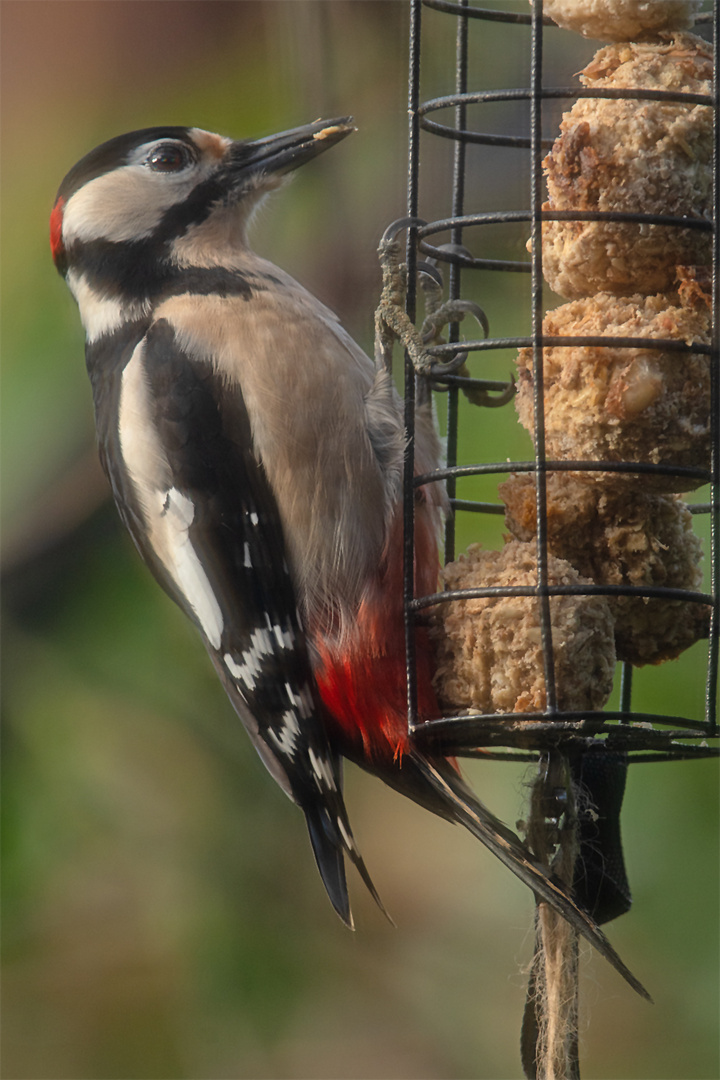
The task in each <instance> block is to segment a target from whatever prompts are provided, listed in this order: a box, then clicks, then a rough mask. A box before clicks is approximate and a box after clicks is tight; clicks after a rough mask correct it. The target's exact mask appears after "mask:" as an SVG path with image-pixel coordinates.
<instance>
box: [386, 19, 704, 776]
mask: <svg viewBox="0 0 720 1080" xmlns="http://www.w3.org/2000/svg"><path fill="white" fill-rule="evenodd" d="M719 8H720V5H719V4H718V3H717V2H716V3H715V4H714V12H713V13H708V14H704V15H699V16H698V19H697V23H696V32H705V33H707V32H708V31H710V32H713V40H714V43H715V45H714V48H715V58H716V60H717V50H718V33H717V22H718V17H719V15H718V12H719ZM423 9H433V11H434V12H442V13H445V14H446V15H447V16H448V17H449V18H454V19H455V21H456V53H455V93H453V94H451V95H447V96H442V97H436V98H433V99H431V100H427V101H421V96H420V83H421V80H420V71H421V36H422V19H423V14H424V12H423ZM433 17H434V18H437V17H438V16H437V15H433ZM474 20H478V21H480V22H485V23H486V24H487V23H488V22H491V21H492V22H500V23H504V24H506V26H507V34H508V35H513V34H514V35H522V37H523V45H524V44H525V39H526V38H527V36H528V35H529V38H530V70H529V85H528V86H527V87H525V88H522V89H517V88H500V89H491V90H482V91H474V90H473V89H472V88H471V87H470V86H469V28H470V23H471V21H474ZM550 27H553V31H549V28H550ZM554 28H555V24H554V23H553V22H552V21H551V20H550V19H548V18H546V17H543V15H542V7H541V5H539V4H538V3H537V2H536V3H535V4H534V9H533V13H532V14H530V13H529V12H528V13H520V12H509V11H498V10H489V9H484V8H479V7H475V6H471V5H470V4H468V3H467V2H466V0H460V2H457V3H453V2H449V0H413V2H412V16H411V29H410V65H409V114H410V145H409V170H408V201H407V209H408V215H409V219H410V220H411V221H412V222H413V223H414V224H412V225H411V226H410V227H409V229H408V243H407V265H408V298H407V309H408V314H409V315H410V317H411V319H414V318H415V313H416V303H417V288H416V271H417V268H418V263H419V260H422V259H431V260H432V261H433V262H434V263H436V264H439V265H441V266H443V268H445V269H446V272H447V279H448V292H449V296H450V299H451V300H457V299H459V298H460V297H462V295H463V288H464V286H465V282H466V280H467V277H466V275H468V276H469V275H472V274H473V273H474V272H476V271H479V270H481V271H490V272H492V273H493V274H504V275H508V274H510V275H514V276H515V277H516V278H519V277H521V276H523V275H528V276H529V278H530V311H529V321H530V325H531V333H530V335H528V336H524V337H519V336H518V337H493V336H492V334H489V335H488V336H487V337H486V338H484V339H482V340H469V341H468V340H464V341H463V342H462V349H461V350H459V349H458V344H457V341H458V336H457V324H453V325H452V326H451V327H450V333H449V334H448V337H449V341H448V343H447V344H444V345H435V346H431V347H430V348H429V350H428V351H429V352H430V353H431V354H432V355H433V356H434V357H435V358H436V361H437V363H436V364H435V365H434V366H433V371H432V377H433V382H434V384H435V385H436V386H439V387H440V388H441V389H442V390H444V391H445V392H446V396H447V466H446V467H445V468H443V469H442V470H439V471H434V472H432V473H430V474H426V475H422V476H415V475H414V460H413V442H412V439H413V430H414V428H413V425H414V416H415V395H416V392H417V391H416V387H417V385H418V383H417V379H416V377H415V373H414V370H413V366H412V362H411V361H410V360H409V359H408V358H407V357H406V369H405V386H406V424H407V428H408V432H409V436H410V442H409V449H408V453H407V456H406V471H405V553H406V558H405V584H404V587H405V610H406V627H407V631H408V632H407V664H408V716H409V725H410V730H411V732H412V733H413V736H414V738H415V740H416V741H417V742H418V743H420V744H422V745H423V746H424V747H432V748H434V749H436V750H442V752H443V753H451V754H456V755H460V756H474V755H477V754H478V753H479V752H481V753H482V754H483V756H484V757H486V756H487V755H488V753H490V754H491V755H492V756H493V757H495V758H511V759H515V760H517V759H520V760H523V759H524V760H532V759H536V758H538V757H539V756H540V755H542V754H543V753H546V752H548V751H550V750H552V749H553V748H558V747H561V748H562V750H563V752H566V753H568V754H570V755H578V754H582V753H584V752H585V751H587V750H588V749H590V748H592V749H594V750H598V749H600V750H603V749H604V751H606V752H607V753H618V752H619V753H621V754H622V755H623V756H626V757H627V760H628V761H629V762H640V761H661V760H678V759H683V758H697V757H704V756H709V755H713V754H714V753H716V752H717V751H716V750H715V749H714V748H713V747H710V746H708V745H707V740H708V739H712V738H714V737H716V736H717V734H718V730H717V688H718V651H719V644H720V639H719V631H720V606H719V598H718V586H719V582H720V522H719V520H718V513H719V497H720V488H719V483H720V461H719V458H720V453H719V443H720V369H719V367H718V332H719V331H718V288H717V273H718V251H719V250H720V249H719V239H718V212H717V211H718V183H717V167H715V169H714V175H715V182H714V208H715V215H714V222H711V221H709V220H706V219H705V218H698V219H696V220H689V219H688V218H682V217H673V216H669V215H659V214H650V213H615V212H607V211H605V212H603V211H583V212H576V211H551V210H547V209H543V196H542V189H543V169H542V158H543V156H544V154H545V153H546V152H547V150H548V149H549V148H550V147H551V146H552V144H553V141H554V134H553V133H552V132H551V131H550V125H549V123H548V120H547V119H545V123H544V122H543V120H544V116H545V115H546V112H547V110H548V108H549V105H548V103H549V104H550V107H551V106H552V103H553V102H555V101H559V102H572V101H574V100H576V99H578V98H581V97H599V98H602V97H605V98H620V97H622V98H634V99H642V100H645V99H647V100H654V101H670V102H687V103H692V104H701V105H704V106H710V107H712V108H713V109H714V111H715V120H714V122H715V133H716V140H715V155H716V157H717V153H718V151H717V131H718V103H717V96H715V97H713V96H710V95H703V94H686V93H678V92H671V91H657V90H626V89H622V90H612V89H605V90H602V89H582V88H579V87H577V86H563V87H549V86H546V85H544V78H543V44H544V37H545V35H546V34H547V33H548V32H554ZM518 44H519V42H518ZM514 47H515V43H514V42H513V43H510V44H509V45H508V49H509V50H512V49H513V48H514ZM716 66H717V64H716ZM497 102H514V103H521V105H522V106H523V108H524V110H525V114H524V115H525V116H526V125H527V129H529V130H528V133H523V134H515V133H506V132H503V133H493V134H489V133H486V132H484V131H483V130H482V120H483V112H482V110H483V108H484V107H486V106H488V105H491V104H493V103H497ZM567 107H569V106H567ZM447 112H450V113H451V116H452V119H451V120H449V121H448V120H447V119H445V114H446V113H447ZM437 114H440V115H439V117H438V115H437ZM476 121H477V123H476ZM425 139H428V143H424V142H423V149H424V152H425V154H426V155H427V157H429V156H430V155H431V154H432V151H433V149H434V145H432V144H436V143H437V140H450V142H451V144H452V196H451V199H452V205H451V212H450V214H449V215H448V216H447V217H445V218H443V219H440V220H434V221H430V222H424V221H420V219H418V214H419V213H420V214H421V215H422V206H420V198H419V194H420V180H421V168H420V146H421V140H425ZM471 146H480V147H483V148H484V147H488V148H489V147H497V146H502V147H507V148H512V150H513V151H514V152H515V153H517V154H518V155H523V156H525V160H526V161H527V155H529V165H528V174H529V180H530V183H529V198H528V206H527V208H525V209H520V210H517V209H511V210H499V211H491V212H483V211H482V210H478V208H476V207H469V206H468V205H466V204H467V201H468V198H467V190H468V186H469V185H468V176H469V173H468V149H469V148H470V147H471ZM715 164H717V163H715ZM423 168H425V164H424V165H423ZM558 220H578V221H602V220H609V221H613V222H628V223H639V224H644V225H664V226H670V227H673V228H676V229H685V230H687V229H697V230H701V231H705V232H708V231H712V233H713V289H712V295H713V319H712V325H713V332H712V343H711V344H704V343H702V342H697V341H696V342H693V343H692V344H687V343H686V342H684V341H678V340H669V339H667V340H664V339H658V338H656V337H654V338H652V339H649V338H644V337H614V338H612V337H611V336H610V335H608V336H602V337H596V336H594V337H590V336H586V337H562V338H559V337H551V336H547V335H546V336H544V335H543V331H542V324H543V314H544V311H543V267H542V251H541V230H542V223H543V222H547V221H558ZM518 225H519V226H520V227H521V228H524V229H526V231H527V234H528V235H529V236H530V238H531V248H530V250H531V254H530V255H529V256H528V257H527V258H526V259H518V258H517V257H501V258H496V257H493V258H488V257H485V255H484V254H475V253H474V251H477V250H480V251H482V250H483V245H482V234H483V232H484V231H487V230H488V229H489V228H490V227H494V228H495V231H494V234H493V235H494V237H497V236H498V235H499V234H501V233H502V231H503V229H516V228H517V227H518ZM442 234H448V235H449V239H450V242H449V243H439V242H438V239H439V238H440V239H441V238H442ZM514 235H515V234H514V233H513V234H511V239H510V241H509V242H508V244H506V253H507V254H509V255H511V256H517V245H516V244H515V242H514ZM506 253H503V254H506ZM525 280H526V281H527V278H526V279H525ZM520 302H521V303H522V299H521V301H520ZM489 319H490V323H491V324H492V313H489ZM559 343H562V345H585V346H599V347H601V346H603V345H605V346H607V345H608V344H609V343H611V344H612V346H613V347H615V348H625V347H628V348H630V347H633V346H634V347H638V346H642V347H643V348H644V349H647V348H650V349H662V350H663V351H665V350H667V351H672V352H675V353H677V357H678V363H682V362H683V359H684V358H686V357H687V356H688V355H689V354H691V353H694V354H700V355H703V356H707V357H708V358H709V362H710V380H711V381H710V393H711V410H710V411H711V419H710V423H711V444H712V451H711V453H712V457H711V460H710V461H709V462H708V463H707V467H704V468H694V467H690V466H687V465H681V464H678V465H675V464H672V463H671V464H669V465H668V464H667V463H666V464H654V463H652V462H650V461H644V462H638V461H609V460H593V461H588V460H582V461H580V460H562V461H561V460H551V459H550V458H549V457H548V455H547V454H546V448H545V437H544V425H543V348H544V347H550V346H552V345H555V344H559ZM517 348H530V349H532V353H533V371H534V407H535V438H534V442H535V457H534V459H533V460H525V461H507V460H505V461H492V462H488V461H484V462H463V461H461V460H460V458H459V447H460V434H461V433H460V410H459V407H458V400H459V392H460V388H461V387H465V388H472V387H474V388H476V389H480V390H485V391H493V390H498V389H502V388H503V384H502V383H498V382H497V381H492V380H482V379H478V378H470V377H468V376H467V375H466V374H457V373H456V369H457V366H458V359H460V360H464V358H465V357H466V356H467V355H468V354H471V353H481V354H483V355H484V356H488V355H490V354H492V353H493V352H496V351H500V350H503V349H517ZM453 360H454V361H455V362H454V364H453ZM420 392H422V391H420ZM506 396H507V395H506ZM570 471H572V472H574V473H577V472H589V471H592V472H594V473H622V472H626V473H627V472H632V473H634V474H639V475H641V476H652V475H663V474H675V475H684V476H687V477H688V479H689V483H688V486H689V487H698V486H700V485H701V484H709V485H710V492H711V494H710V498H709V500H708V501H706V502H703V503H698V504H695V505H692V506H691V511H692V513H693V514H698V515H706V514H707V515H709V516H710V519H711V529H710V533H711V547H712V551H711V555H710V565H711V589H710V592H708V593H706V592H698V591H696V590H691V589H676V588H669V587H666V586H636V585H629V584H619V585H618V584H615V585H606V584H593V585H587V584H578V585H572V584H571V585H552V584H549V582H548V515H547V481H548V478H549V477H551V476H552V475H553V474H554V473H559V472H570ZM504 473H516V474H519V473H526V474H531V475H534V476H535V478H536V491H537V508H536V513H537V519H536V520H537V526H536V529H537V586H536V587H529V586H522V587H520V586H516V587H511V586H502V587H501V586H488V587H486V588H481V589H464V590H453V591H446V592H444V593H436V594H433V595H430V596H415V595H414V592H413V569H412V568H413V522H414V494H415V491H416V489H417V488H418V487H419V486H420V485H423V484H427V483H435V482H444V483H445V484H446V485H447V492H448V496H449V501H450V507H451V513H450V515H449V519H448V522H447V527H446V535H445V558H446V561H450V560H452V559H453V558H454V556H455V523H456V515H457V514H459V513H461V512H463V513H479V514H502V513H503V510H504V507H503V506H502V505H501V504H500V503H499V502H477V501H470V500H467V499H460V498H458V497H457V484H458V480H459V479H460V478H463V477H467V476H476V475H491V474H504ZM592 594H596V595H602V596H621V597H625V596H627V597H630V596H639V597H645V598H648V599H649V600H651V601H652V600H654V599H665V600H680V601H683V602H686V603H690V604H701V605H708V606H709V608H710V611H711V614H710V630H709V637H708V646H707V659H706V675H705V708H704V715H703V716H702V717H700V716H681V715H659V714H656V713H647V712H640V711H636V710H635V709H633V704H632V696H633V687H632V674H633V665H632V664H631V663H629V662H627V661H626V662H624V663H623V665H622V677H621V687H620V700H619V708H617V709H612V710H604V711H582V712H579V711H564V710H563V709H561V708H560V707H559V705H558V700H557V693H556V687H555V678H554V672H555V664H554V655H553V654H554V648H553V631H552V627H551V621H550V604H549V600H550V597H552V596H558V595H592ZM523 595H524V596H527V595H532V596H535V597H537V601H538V609H539V623H540V630H541V640H542V649H543V663H544V675H545V688H546V702H547V704H546V708H545V710H544V711H543V712H533V713H529V712H524V713H503V714H498V713H492V714H484V713H476V714H473V715H461V716H443V717H439V718H437V719H434V720H429V721H427V720H425V721H424V722H422V723H420V722H418V716H417V706H416V675H415V659H414V647H413V637H414V634H413V628H414V626H415V625H416V623H417V622H418V620H421V619H422V618H423V617H424V616H426V614H427V611H428V609H430V610H432V608H433V606H434V605H436V604H437V603H438V602H439V601H440V600H448V599H470V598H473V597H479V596H523Z"/></svg>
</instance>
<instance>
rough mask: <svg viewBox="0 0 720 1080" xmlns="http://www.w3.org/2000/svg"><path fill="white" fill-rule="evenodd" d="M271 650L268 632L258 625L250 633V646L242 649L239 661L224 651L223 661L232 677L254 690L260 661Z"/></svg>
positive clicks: (270, 653)
mask: <svg viewBox="0 0 720 1080" xmlns="http://www.w3.org/2000/svg"><path fill="white" fill-rule="evenodd" d="M273 652H274V649H273V644H272V640H271V638H270V634H269V632H268V631H267V630H266V629H265V627H264V626H260V627H258V628H257V629H256V630H253V632H252V634H251V635H250V647H249V648H248V649H246V650H245V651H244V653H243V654H242V657H241V658H240V662H239V663H238V661H237V660H235V659H234V657H232V656H231V655H230V653H225V655H224V656H223V662H224V664H225V667H226V668H227V669H228V671H229V672H230V674H231V675H232V677H233V678H234V679H239V680H240V682H241V683H242V684H243V685H244V686H245V687H247V689H248V690H254V689H255V683H256V682H257V677H258V675H259V674H260V671H261V669H262V662H263V660H264V659H265V657H266V656H272V654H273Z"/></svg>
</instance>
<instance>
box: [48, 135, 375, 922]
mask: <svg viewBox="0 0 720 1080" xmlns="http://www.w3.org/2000/svg"><path fill="white" fill-rule="evenodd" d="M351 130H352V129H351V127H350V126H349V125H347V124H346V123H345V122H344V121H342V122H340V123H339V124H338V125H337V126H329V125H327V124H315V125H310V126H309V127H308V128H304V129H301V130H300V131H299V132H292V133H289V134H288V136H286V137H282V136H281V137H279V138H277V139H273V140H269V141H263V140H260V141H259V142H258V143H254V144H249V146H250V149H248V144H244V143H241V144H231V143H230V140H226V139H222V138H221V137H220V136H215V135H211V134H209V133H205V132H201V131H198V130H193V129H190V130H189V129H184V128H157V129H149V130H146V131H141V132H136V133H133V134H131V135H129V136H121V137H120V138H119V139H115V140H111V141H110V142H109V143H106V144H104V145H103V146H102V147H99V148H98V149H97V150H96V151H94V152H93V153H92V154H90V155H88V157H87V158H85V159H83V161H81V162H80V163H79V164H78V165H77V166H76V167H75V168H74V169H73V170H72V171H71V172H70V173H69V174H68V176H67V177H66V179H65V181H64V182H63V185H62V187H61V188H60V191H59V193H58V199H57V202H56V208H55V210H54V218H53V226H52V227H53V230H54V232H53V235H54V237H55V247H54V252H55V257H56V261H57V263H58V267H59V268H60V269H61V271H63V272H64V273H65V276H66V280H67V282H68V284H69V286H70V288H71V290H72V292H73V294H74V295H75V298H76V300H77V302H78V305H79V307H80V312H81V315H82V318H83V322H84V325H85V329H86V333H87V350H86V359H87V367H88V372H89V375H90V379H91V383H92V387H93V396H94V402H95V413H96V424H97V431H98V441H99V449H100V457H101V461H102V464H103V468H104V470H105V472H106V473H107V475H108V478H109V480H110V483H111V485H112V489H113V495H114V497H115V501H116V503H117V506H118V509H119V511H120V515H121V517H122V519H123V522H124V524H125V525H126V527H127V529H128V531H129V532H130V534H131V536H132V538H133V540H134V541H135V544H136V546H137V548H138V550H139V551H140V554H141V555H142V557H143V559H144V560H145V562H146V563H147V564H148V566H149V567H150V568H151V570H152V572H153V574H154V575H155V577H156V578H157V579H158V581H159V582H160V584H161V585H162V586H163V588H164V589H165V590H166V591H167V592H168V593H169V594H170V596H171V597H172V598H173V599H174V600H175V601H176V602H177V603H178V604H179V605H180V606H181V607H182V608H183V609H184V611H185V612H186V614H187V615H188V616H189V617H190V618H191V619H192V620H193V622H194V623H195V624H196V625H197V626H198V628H199V630H200V632H201V634H202V636H203V639H204V641H205V644H206V646H207V649H208V651H209V653H210V656H211V659H212V661H213V664H214V666H215V669H216V671H217V673H218V675H219V677H220V679H221V681H222V683H223V686H224V687H225V690H226V692H227V694H228V696H229V697H230V700H231V701H232V704H233V706H234V707H235V709H236V711H237V712H238V714H239V716H240V717H241V719H242V721H243V723H244V725H245V727H246V728H247V730H248V732H249V734H250V736H251V738H252V740H253V742H254V744H255V746H256V748H257V750H258V752H259V754H260V756H261V758H262V760H263V761H264V763H265V765H266V766H267V768H268V769H269V771H270V773H271V774H272V776H273V777H274V778H275V780H276V781H277V782H278V783H279V784H280V786H281V787H282V788H283V789H284V790H285V791H286V792H287V794H288V795H289V796H290V797H291V798H292V799H293V800H294V801H295V802H296V803H298V805H299V806H300V807H301V808H302V809H303V810H304V812H305V816H306V819H307V824H308V829H309V832H310V837H311V840H312V845H313V850H314V852H315V857H316V859H317V862H318V866H319V869H320V872H321V875H322V878H323V881H324V882H325V885H326V887H327V890H328V893H329V895H330V898H331V900H332V902H333V905H334V906H335V908H336V910H337V911H338V913H339V914H340V916H341V917H342V918H343V920H344V921H345V922H346V923H349V924H351V915H350V909H349V903H348V895H347V887H346V884H345V872H344V860H343V852H347V854H348V855H349V856H350V858H351V859H352V861H353V862H354V863H355V864H356V866H357V867H358V869H359V870H360V873H361V874H362V876H363V878H364V880H365V882H366V884H367V885H368V887H369V889H370V890H371V892H372V893H373V895H374V896H375V897H376V899H378V898H377V893H376V892H375V889H374V887H373V885H372V882H371V881H370V878H369V875H368V873H367V870H366V869H365V866H364V864H363V861H362V859H361V857H360V855H359V853H358V850H357V846H356V844H355V841H354V838H353V835H352V831H351V829H350V824H349V822H348V818H347V813H346V810H345V806H344V803H343V799H342V794H341V773H340V761H339V755H338V754H337V753H336V752H335V751H334V750H333V749H332V748H331V746H330V743H329V740H328V737H327V734H326V732H325V728H324V726H323V722H322V719H321V716H320V711H321V705H320V702H319V700H318V693H317V689H316V686H315V682H314V679H313V676H312V670H311V667H310V662H309V658H308V649H307V645H306V640H305V636H304V634H303V631H302V627H301V616H300V614H299V612H298V609H297V598H296V594H295V589H294V587H293V583H292V581H291V578H290V570H289V567H288V562H287V555H286V551H285V542H284V539H283V529H282V523H281V521H280V518H279V516H278V513H277V509H276V504H275V500H274V498H273V496H272V494H271V492H270V489H269V483H268V478H267V475H266V472H265V469H264V467H263V465H262V463H261V462H260V461H259V460H258V457H257V455H256V452H255V451H254V442H253V433H252V430H251V424H250V420H249V417H248V413H247V408H246V406H245V401H244V396H243V394H242V393H241V392H235V393H233V392H232V387H231V386H229V385H228V382H229V377H230V374H229V371H228V369H232V368H233V367H236V368H242V367H243V366H244V365H245V364H246V363H247V362H248V358H251V357H252V354H249V357H248V353H247V351H246V350H244V349H243V347H242V338H239V339H238V354H237V355H236V356H232V357H228V358H227V367H226V368H225V369H224V368H223V365H222V361H220V360H219V358H218V357H217V356H214V355H212V354H211V353H210V352H209V351H208V350H207V349H205V350H197V349H196V350H195V351H193V350H192V349H191V348H190V347H189V345H188V337H189V336H190V335H192V323H193V319H194V318H195V317H196V316H197V314H198V308H202V307H203V306H205V305H217V306H218V308H219V309H220V310H219V311H218V313H217V314H218V318H219V320H220V322H221V324H222V321H224V320H225V319H226V316H227V314H228V312H227V308H228V306H229V305H230V306H231V305H233V304H240V305H242V306H246V305H247V302H248V300H249V299H250V298H251V297H253V296H256V295H257V294H259V293H264V292H266V291H268V288H269V289H270V290H272V287H273V286H277V281H278V277H277V274H276V272H275V270H274V268H270V267H269V265H268V266H267V268H266V267H265V266H260V265H257V264H256V265H255V266H254V267H253V268H252V269H251V268H250V267H249V266H238V267H228V266H227V265H223V266H222V268H221V269H217V268H216V267H215V266H214V265H213V256H214V254H216V251H217V245H215V243H214V240H212V247H210V246H209V244H208V239H207V238H205V237H202V236H198V235H197V233H202V230H203V226H207V224H208V218H210V219H212V217H213V213H214V214H216V215H217V214H219V215H220V217H222V218H224V217H225V216H226V215H227V216H228V217H232V216H233V215H234V214H236V211H237V203H238V202H239V201H240V199H241V196H244V197H245V198H246V199H247V198H249V199H250V200H252V196H253V194H254V192H255V191H258V192H259V191H261V190H264V189H265V186H266V184H265V181H264V177H265V173H264V171H263V162H264V161H265V159H266V158H267V155H268V152H269V153H270V155H271V158H272V168H273V173H272V176H273V179H272V180H271V181H270V182H269V184H268V185H267V186H274V183H276V182H277V181H276V179H275V177H276V176H277V172H276V169H278V168H280V169H282V168H284V167H292V166H293V165H294V164H297V163H299V161H300V160H303V159H304V158H305V157H309V156H314V154H315V153H317V152H318V151H319V150H321V149H323V148H324V146H326V145H331V144H332V143H333V142H335V141H337V139H339V138H342V137H343V136H344V135H346V134H347V133H348V132H349V131H351ZM228 151H230V153H229V154H228ZM226 159H228V160H226ZM220 162H223V165H222V167H220V168H218V166H219V163H220ZM235 172H237V173H238V175H239V178H240V179H239V182H237V183H236V182H235V180H234V179H233V180H230V181H229V179H228V174H230V175H232V174H233V173H235ZM234 189H235V190H234ZM113 210H114V211H115V212H114V213H113ZM193 229H195V230H196V236H195V237H192V231H193ZM212 231H213V230H212V229H211V232H212ZM178 236H181V237H183V238H184V239H185V247H186V248H187V249H188V253H189V254H190V255H191V256H192V265H183V264H184V263H186V262H187V258H185V259H183V258H182V256H181V255H180V254H179V252H178V249H181V248H182V246H183V245H182V243H178V242H177V240H178ZM188 236H190V237H191V238H190V239H187V238H188ZM211 239H212V238H211ZM173 248H174V249H175V250H173ZM258 262H259V261H258ZM268 299H269V298H268ZM270 306H271V307H272V301H271V300H270ZM208 325H209V326H212V325H213V323H212V321H211V322H210V323H209V324H208ZM216 330H218V328H217V327H216ZM183 331H185V333H183ZM221 336H222V335H221V334H220V333H219V332H217V333H216V338H217V339H218V340H217V346H218V351H219V352H220V351H222V347H223V346H222V343H221V342H220V340H219V338H220V337H221ZM223 359H225V358H223ZM378 903H379V899H378Z"/></svg>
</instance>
